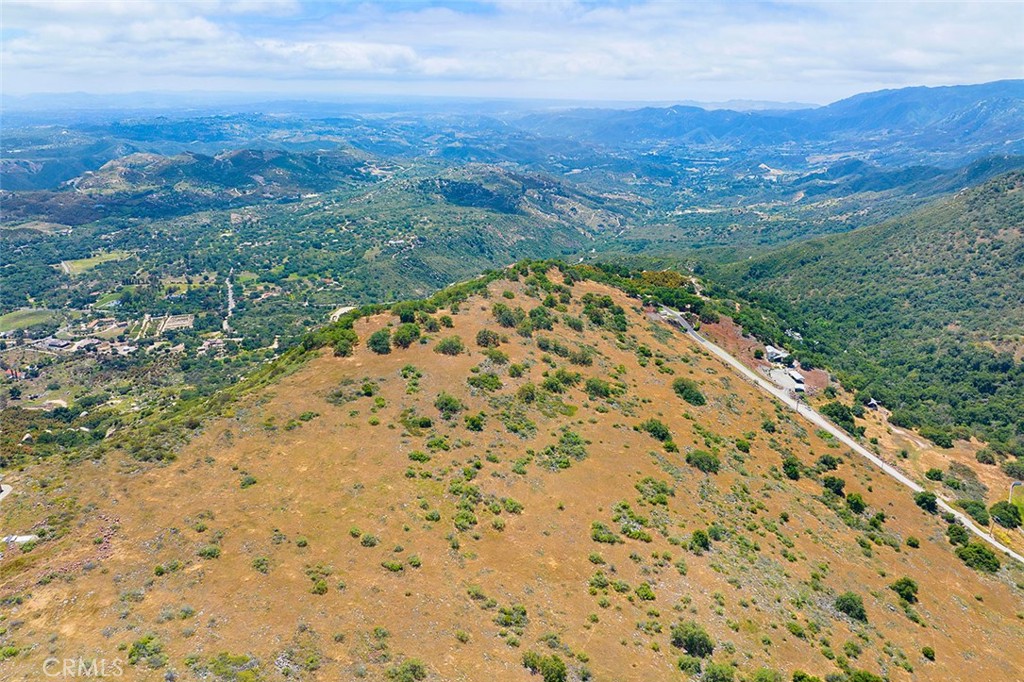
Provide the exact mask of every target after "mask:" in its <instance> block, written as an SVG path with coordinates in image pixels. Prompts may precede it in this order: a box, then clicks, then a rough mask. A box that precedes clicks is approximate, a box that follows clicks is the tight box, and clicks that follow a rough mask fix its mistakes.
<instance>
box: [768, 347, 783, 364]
mask: <svg viewBox="0 0 1024 682" xmlns="http://www.w3.org/2000/svg"><path fill="white" fill-rule="evenodd" d="M764 355H765V357H766V358H768V362H782V361H784V360H785V359H786V358H788V357H789V353H787V352H786V351H784V350H782V349H781V348H776V347H775V346H765V347H764Z"/></svg>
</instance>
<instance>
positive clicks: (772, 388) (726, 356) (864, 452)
mask: <svg viewBox="0 0 1024 682" xmlns="http://www.w3.org/2000/svg"><path fill="white" fill-rule="evenodd" d="M661 316H662V318H663V319H666V320H674V321H675V322H676V323H677V324H678V325H679V326H680V327H681V328H682V329H684V330H685V333H686V334H687V336H689V337H690V338H692V339H694V340H695V341H696V342H697V343H699V344H700V345H701V346H702V347H703V348H704V349H705V350H708V351H710V352H711V353H713V354H714V355H715V356H716V357H718V358H719V359H720V360H722V361H723V362H725V363H726V364H727V365H729V366H730V367H732V368H733V369H735V370H736V371H737V372H739V373H740V375H741V376H743V377H744V378H745V379H747V380H749V381H750V382H751V383H753V384H754V385H755V386H757V387H758V388H760V389H761V390H763V391H765V392H766V393H768V394H769V395H771V396H772V397H773V398H775V399H777V400H779V401H780V402H782V403H783V404H785V405H786V406H788V407H789V408H790V409H792V410H793V411H795V412H796V413H797V414H799V415H800V416H802V417H803V418H804V419H806V420H807V421H809V422H811V423H812V424H814V425H815V426H818V427H820V428H822V429H824V430H825V431H828V432H829V433H831V434H832V435H833V436H835V438H836V440H838V441H840V442H841V443H843V444H844V445H846V446H849V448H850V449H851V450H853V451H854V452H856V453H857V454H858V455H860V456H862V457H864V458H865V459H867V460H868V461H870V462H871V463H872V464H874V465H875V466H877V467H878V468H879V469H881V470H882V471H883V472H885V473H886V474H888V475H889V476H891V477H892V478H895V479H896V480H897V481H899V482H900V483H902V484H903V485H904V486H906V487H907V488H910V489H911V490H912V491H914V492H915V493H916V492H921V491H922V490H924V488H923V487H922V486H921V485H919V484H918V483H917V482H915V481H914V480H913V479H911V478H910V477H908V476H907V475H906V474H904V473H903V472H902V471H900V470H899V469H897V468H896V467H894V466H892V465H891V464H889V463H888V462H886V461H884V460H883V459H881V458H880V457H878V455H876V454H875V453H873V452H871V451H870V450H868V449H867V448H865V447H864V446H863V445H861V444H860V443H858V442H857V441H855V440H854V439H853V438H851V437H850V435H849V434H847V433H846V432H845V431H843V430H842V429H841V428H839V427H838V426H836V425H835V424H833V423H832V422H831V421H829V420H828V418H827V417H825V416H824V415H822V414H820V413H819V412H817V411H816V410H814V408H812V407H811V406H810V405H807V404H805V403H801V402H800V401H799V400H797V399H796V398H794V397H792V396H791V395H789V394H788V393H786V391H784V390H782V389H781V388H779V387H778V386H776V385H775V384H773V383H771V382H770V381H768V380H767V379H765V378H764V377H762V376H760V375H758V374H757V373H756V372H754V370H752V369H750V368H749V367H747V366H746V365H744V364H743V363H742V362H740V361H739V360H737V359H736V358H735V357H733V356H732V354H730V353H729V352H728V351H726V350H725V349H724V348H721V347H720V346H718V345H717V344H715V343H714V342H712V341H710V340H708V339H707V338H706V337H704V336H702V335H701V334H700V333H698V332H697V330H695V329H694V328H693V327H692V326H691V325H690V323H689V321H688V320H687V319H686V317H685V316H683V315H682V314H680V313H679V311H677V310H672V309H671V308H662V310H661ZM938 504H939V508H940V509H942V511H945V512H949V513H951V514H953V515H954V516H955V517H956V518H957V519H958V520H959V521H960V523H962V524H963V525H964V527H965V528H967V530H969V531H971V532H972V533H974V534H975V535H976V536H978V537H979V538H980V539H982V540H984V541H985V542H986V543H988V544H989V545H991V546H992V547H993V548H995V549H997V550H999V551H1000V552H1003V553H1004V554H1006V555H1007V556H1010V557H1012V558H1014V559H1016V560H1017V561H1019V562H1020V563H1022V564H1024V555H1021V554H1019V553H1018V552H1015V551H1013V550H1012V549H1010V548H1009V547H1007V546H1006V545H1004V544H1003V543H1001V542H999V541H998V540H996V539H995V538H994V537H992V536H991V535H989V534H987V533H986V532H985V531H984V530H982V529H981V528H980V527H979V526H978V525H977V524H975V523H974V520H973V519H971V518H970V517H969V516H967V515H966V514H964V513H963V512H962V511H960V510H958V509H955V508H953V507H952V506H950V505H949V504H948V503H947V502H946V501H945V500H943V499H942V498H939V499H938Z"/></svg>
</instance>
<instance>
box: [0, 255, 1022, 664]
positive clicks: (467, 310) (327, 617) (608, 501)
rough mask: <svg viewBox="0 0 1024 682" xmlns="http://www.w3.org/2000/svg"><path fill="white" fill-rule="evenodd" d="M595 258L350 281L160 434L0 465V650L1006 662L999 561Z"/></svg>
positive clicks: (426, 658)
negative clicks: (420, 281)
mask: <svg viewBox="0 0 1024 682" xmlns="http://www.w3.org/2000/svg"><path fill="white" fill-rule="evenodd" d="M588 274H590V275H593V276H595V277H601V273H598V272H596V271H591V270H590V269H589V268H580V269H571V268H563V269H562V270H558V269H550V270H549V269H548V266H547V265H546V264H541V265H535V266H530V265H527V264H524V265H521V266H519V267H516V268H512V269H508V270H506V271H503V272H501V273H493V274H490V275H488V276H487V277H484V278H481V279H479V280H475V281H474V282H472V283H470V284H465V285H461V286H460V287H457V288H455V289H451V290H448V291H447V292H442V294H439V295H438V296H437V297H435V298H433V299H431V300H428V301H421V302H413V303H403V304H399V305H395V306H393V307H392V308H391V309H390V310H374V309H369V310H360V311H353V312H352V313H351V314H349V315H347V316H346V317H344V318H343V319H341V320H339V322H338V323H337V324H336V325H334V326H333V327H329V328H327V329H325V330H324V331H322V332H320V333H318V334H317V335H315V336H311V337H310V338H309V339H308V341H307V343H306V344H305V345H304V348H305V349H306V352H307V353H309V354H311V356H312V359H310V360H309V362H308V363H307V364H306V365H305V366H303V367H300V368H298V369H297V370H295V371H294V372H293V373H291V374H289V375H282V376H281V377H280V378H279V380H277V381H276V382H274V383H270V384H268V385H266V386H265V387H263V388H260V389H257V390H255V391H253V392H251V393H248V394H244V395H241V397H239V398H238V399H236V400H231V399H230V396H225V398H224V400H221V401H219V402H220V405H221V407H220V410H221V412H222V414H221V416H219V417H217V418H212V419H208V420H207V422H206V424H205V426H204V427H203V428H202V429H200V430H198V431H196V433H195V435H194V437H193V438H192V440H191V442H190V443H189V444H187V445H186V446H185V447H183V448H182V449H180V450H179V451H178V452H177V456H176V458H175V459H168V460H165V461H164V462H163V463H162V464H160V465H155V464H152V463H147V462H145V461H144V460H145V459H146V451H145V447H144V444H137V445H139V447H135V448H134V449H132V450H130V451H129V450H128V449H125V450H120V451H119V450H109V449H108V451H107V452H106V454H105V455H103V456H102V457H99V458H97V459H95V460H91V461H84V462H78V463H74V464H72V463H70V462H68V463H64V462H61V461H58V458H56V457H52V458H49V459H41V460H39V461H37V462H35V463H30V464H27V465H26V467H27V468H25V469H24V471H23V472H21V473H17V474H14V475H11V476H10V477H9V479H6V480H5V483H8V484H13V485H14V486H15V493H14V494H13V495H11V496H10V497H8V498H7V499H5V500H4V503H3V514H4V517H3V520H4V527H5V528H11V529H17V530H22V529H23V530H24V531H26V532H28V531H30V530H31V531H32V532H34V533H36V534H38V535H40V539H39V540H38V541H37V542H35V543H31V546H28V545H26V546H24V547H23V549H21V550H16V551H15V552H14V553H13V554H11V555H9V556H5V557H4V558H3V560H2V561H0V593H2V594H3V595H4V599H3V603H2V607H0V608H2V611H0V614H2V615H0V617H2V619H3V625H4V627H3V628H0V651H2V652H3V654H2V655H3V657H4V658H5V659H6V660H5V661H4V664H3V665H4V668H3V670H4V673H3V676H4V678H5V679H10V680H36V679H39V677H38V671H39V670H40V666H41V664H42V662H43V660H44V659H46V658H47V657H49V656H57V657H65V656H84V657H87V658H90V659H91V658H107V659H112V658H114V657H115V656H119V657H120V658H121V659H123V661H124V667H125V670H126V675H127V676H130V679H133V680H135V679H137V680H165V679H172V678H173V679H176V680H182V681H185V680H218V681H220V680H246V681H250V682H251V681H254V680H263V681H266V682H270V681H280V680H285V679H292V680H296V679H297V680H320V679H369V680H424V679H425V680H523V681H524V682H526V681H527V680H537V679H543V680H545V682H559V681H565V680H591V679H593V680H626V679H642V680H685V679H689V678H693V677H696V676H698V675H701V676H702V677H701V679H703V680H714V681H718V682H727V681H730V680H735V681H737V682H739V681H740V680H749V681H755V680H756V681H757V682H765V681H769V680H780V679H787V680H788V679H798V680H803V681H804V682H809V681H812V680H815V679H824V678H825V677H826V676H831V677H829V678H828V679H830V680H843V681H844V682H845V681H848V682H871V681H877V680H879V679H882V677H880V676H884V678H885V679H889V680H893V681H903V680H908V681H909V680H911V679H929V680H933V679H934V680H946V679H964V666H965V661H969V662H970V663H969V666H970V675H971V676H972V677H976V678H977V679H1012V678H1013V676H1014V675H1015V674H1017V672H1018V671H1019V670H1020V663H1021V659H1020V652H1019V647H1018V646H1017V645H1018V643H1019V642H1020V641H1021V639H1022V638H1024V620H1021V617H1020V616H1021V613H1022V612H1024V587H1022V585H1024V572H1022V567H1020V566H1017V565H1015V564H1013V563H1012V562H1009V561H1007V560H1006V559H1001V558H1000V557H997V556H996V555H995V554H992V553H991V552H990V551H989V550H987V549H986V548H985V547H984V546H982V545H980V544H978V543H976V542H973V541H971V540H970V538H969V536H966V537H965V536H964V533H966V531H965V530H964V529H963V528H962V527H960V526H958V525H956V524H952V525H950V524H948V523H947V522H946V521H945V520H943V519H941V518H940V517H938V516H937V515H935V514H934V513H931V511H930V509H929V505H927V504H922V503H920V502H918V503H915V500H914V498H913V496H912V495H911V494H910V493H909V492H908V491H906V489H904V488H902V487H901V486H900V485H898V484H897V483H895V482H893V481H891V480H890V479H888V478H887V477H885V476H884V475H883V474H882V473H881V472H879V471H878V470H877V469H874V468H872V467H871V466H869V465H867V464H866V463H864V462H863V461H862V460H861V459H859V458H858V457H857V456H856V455H854V454H853V453H851V452H848V451H846V450H845V449H844V448H842V447H840V446H839V445H838V444H837V443H836V442H835V439H833V438H830V437H826V436H827V434H826V433H823V432H821V433H815V432H812V431H809V430H808V429H807V428H806V424H805V423H804V422H802V421H801V420H800V419H799V418H798V417H797V416H796V415H794V414H793V413H791V412H789V411H788V410H786V409H784V408H783V407H782V406H781V405H778V404H775V403H773V402H772V401H770V400H769V399H767V398H766V397H765V396H764V395H763V394H761V393H758V392H757V391H756V390H755V389H754V388H753V387H751V386H749V385H748V384H747V383H746V382H744V381H742V380H741V379H740V378H739V377H737V376H735V375H733V374H732V373H731V372H730V370H729V369H728V367H727V366H726V365H724V364H722V363H721V362H720V361H718V360H717V359H715V358H713V357H711V356H709V355H707V354H706V353H705V352H704V351H702V350H701V349H700V347H699V346H696V345H694V344H693V343H692V342H691V341H690V340H689V339H688V338H687V337H685V336H684V335H682V334H680V333H679V332H678V331H675V330H674V329H673V328H671V327H669V326H667V325H665V324H664V323H662V322H660V321H659V320H658V319H657V318H656V317H655V316H653V315H651V314H649V313H648V312H646V311H644V310H643V309H641V308H640V307H639V302H638V300H637V299H635V298H632V297H630V296H628V295H626V294H625V293H624V292H622V291H621V290H618V289H614V288H611V287H609V286H606V285H603V284H599V283H596V282H594V281H591V280H589V279H583V278H582V277H585V276H587V275H588ZM318 347H322V348H323V350H321V351H319V352H317V351H316V349H317V348H318ZM268 376H272V374H269V375H268ZM196 427H198V424H191V425H190V427H189V428H193V429H194V428H196ZM157 431H158V430H154V432H153V435H154V436H156V435H158V434H157ZM141 433H142V432H141V431H136V433H135V435H136V436H137V435H139V434H141ZM113 442H114V443H121V444H123V445H125V446H126V447H127V443H126V441H123V440H120V441H119V440H116V439H115V440H114V441H113ZM44 482H45V485H44ZM925 502H927V500H925ZM951 529H953V530H951ZM84 595H88V598H87V599H86V598H83V597H84ZM535 675H539V677H538V676H535ZM783 676H784V677H783Z"/></svg>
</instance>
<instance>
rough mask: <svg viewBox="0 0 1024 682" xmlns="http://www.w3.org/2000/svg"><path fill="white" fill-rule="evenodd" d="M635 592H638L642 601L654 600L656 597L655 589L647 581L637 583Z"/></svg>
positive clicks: (637, 594)
mask: <svg viewBox="0 0 1024 682" xmlns="http://www.w3.org/2000/svg"><path fill="white" fill-rule="evenodd" d="M634 592H636V596H637V597H638V598H639V599H640V600H641V601H654V599H655V597H654V590H652V589H651V586H650V585H649V584H648V583H646V582H643V583H640V584H639V585H637V588H636V589H635V590H634Z"/></svg>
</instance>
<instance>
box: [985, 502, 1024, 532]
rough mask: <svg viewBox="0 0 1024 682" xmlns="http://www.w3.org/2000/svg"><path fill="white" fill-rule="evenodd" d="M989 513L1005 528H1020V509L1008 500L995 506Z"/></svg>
mask: <svg viewBox="0 0 1024 682" xmlns="http://www.w3.org/2000/svg"><path fill="white" fill-rule="evenodd" d="M988 513H989V515H990V516H991V517H992V519H993V520H994V521H995V522H996V523H998V524H999V525H1000V526H1002V527H1003V528H1010V529H1013V528H1018V527H1019V526H1020V524H1021V518H1020V509H1018V508H1017V507H1016V505H1013V504H1010V503H1009V502H1007V501H1006V500H1001V501H999V502H996V503H995V504H993V505H992V506H991V507H989V510H988Z"/></svg>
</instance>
